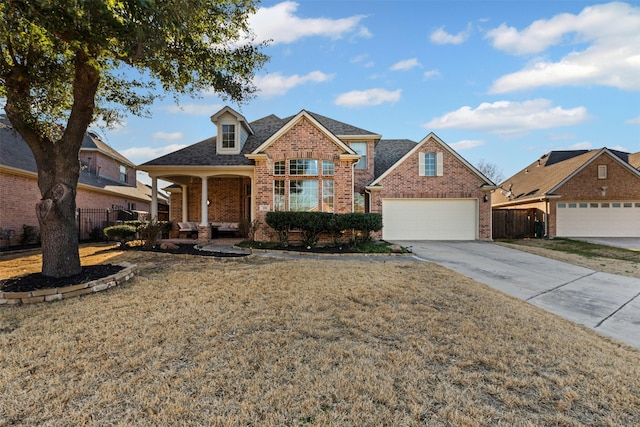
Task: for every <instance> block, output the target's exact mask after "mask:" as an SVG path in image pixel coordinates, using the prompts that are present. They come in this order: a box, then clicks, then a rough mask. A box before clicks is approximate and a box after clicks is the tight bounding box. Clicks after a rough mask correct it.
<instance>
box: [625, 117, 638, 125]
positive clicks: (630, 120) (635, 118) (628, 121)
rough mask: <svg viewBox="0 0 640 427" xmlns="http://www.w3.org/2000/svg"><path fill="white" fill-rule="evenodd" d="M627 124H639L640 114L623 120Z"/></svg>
mask: <svg viewBox="0 0 640 427" xmlns="http://www.w3.org/2000/svg"><path fill="white" fill-rule="evenodd" d="M624 122H625V123H626V124H628V125H640V116H638V117H634V118H632V119H629V120H625V121H624Z"/></svg>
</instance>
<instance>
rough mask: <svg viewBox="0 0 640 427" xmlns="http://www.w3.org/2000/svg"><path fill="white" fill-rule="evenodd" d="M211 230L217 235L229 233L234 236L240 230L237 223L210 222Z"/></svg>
mask: <svg viewBox="0 0 640 427" xmlns="http://www.w3.org/2000/svg"><path fill="white" fill-rule="evenodd" d="M211 228H212V229H213V230H216V231H217V232H218V233H230V234H233V235H235V234H236V233H238V231H239V230H240V223H238V222H212V223H211Z"/></svg>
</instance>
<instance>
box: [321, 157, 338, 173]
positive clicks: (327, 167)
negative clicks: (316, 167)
mask: <svg viewBox="0 0 640 427" xmlns="http://www.w3.org/2000/svg"><path fill="white" fill-rule="evenodd" d="M334 173H335V166H334V164H333V162H329V161H327V160H323V161H322V175H324V176H333V174H334Z"/></svg>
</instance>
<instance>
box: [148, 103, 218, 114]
mask: <svg viewBox="0 0 640 427" xmlns="http://www.w3.org/2000/svg"><path fill="white" fill-rule="evenodd" d="M221 108H222V105H220V104H184V105H166V106H163V107H160V109H161V110H164V111H166V112H168V113H171V114H188V115H192V116H210V115H212V114H215V113H216V112H217V111H219V110H220V109H221Z"/></svg>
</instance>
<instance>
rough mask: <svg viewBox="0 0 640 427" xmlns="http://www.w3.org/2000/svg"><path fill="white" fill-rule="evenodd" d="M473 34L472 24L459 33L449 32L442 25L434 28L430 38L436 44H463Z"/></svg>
mask: <svg viewBox="0 0 640 427" xmlns="http://www.w3.org/2000/svg"><path fill="white" fill-rule="evenodd" d="M470 35H471V25H468V26H467V29H466V30H464V31H460V32H459V33H458V34H449V33H447V32H446V31H445V30H444V27H440V28H438V29H436V30H434V31H433V32H432V33H431V35H430V36H429V39H430V40H431V42H432V43H435V44H462V43H464V42H465V41H466V40H467V39H468V38H469V36H470Z"/></svg>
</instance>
